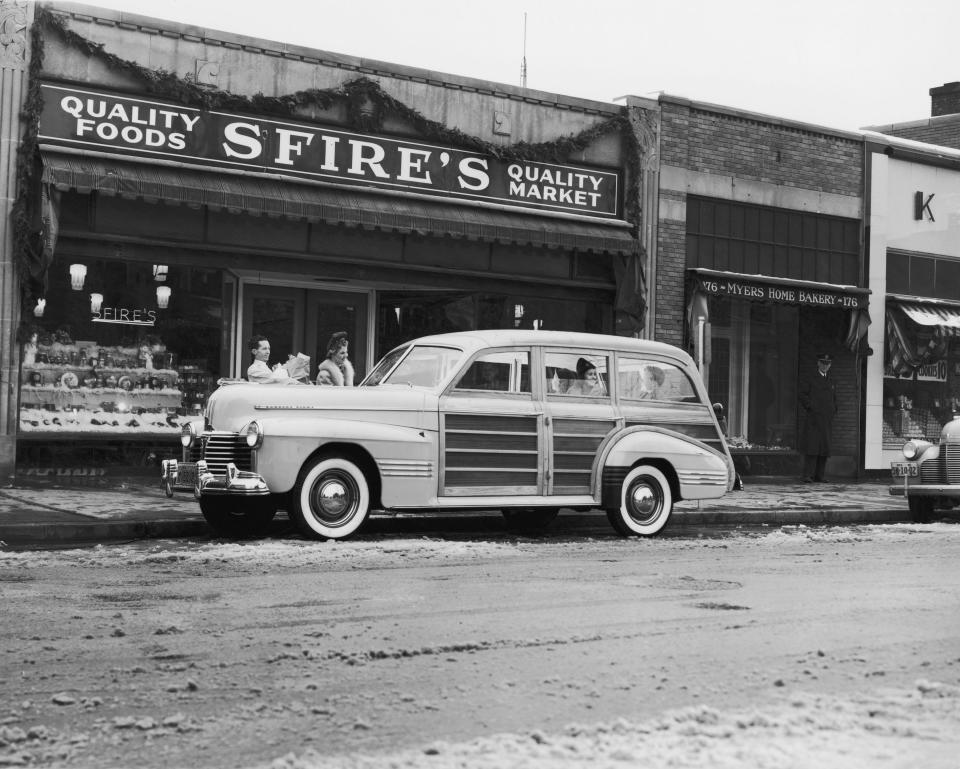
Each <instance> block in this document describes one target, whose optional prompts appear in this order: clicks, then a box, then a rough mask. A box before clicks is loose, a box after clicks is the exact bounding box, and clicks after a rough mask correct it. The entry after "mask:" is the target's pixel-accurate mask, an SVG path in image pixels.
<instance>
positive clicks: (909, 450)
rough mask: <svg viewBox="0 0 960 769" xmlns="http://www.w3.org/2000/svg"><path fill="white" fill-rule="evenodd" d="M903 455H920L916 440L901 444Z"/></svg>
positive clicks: (913, 456) (909, 457)
mask: <svg viewBox="0 0 960 769" xmlns="http://www.w3.org/2000/svg"><path fill="white" fill-rule="evenodd" d="M903 456H905V457H906V458H907V459H916V458H917V457H918V456H920V446H919V444H918V443H917V442H916V441H907V442H906V443H904V444H903Z"/></svg>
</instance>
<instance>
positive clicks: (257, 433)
mask: <svg viewBox="0 0 960 769" xmlns="http://www.w3.org/2000/svg"><path fill="white" fill-rule="evenodd" d="M261 443H263V428H261V427H260V423H259V422H251V423H250V424H248V425H247V445H248V446H249V447H250V448H251V449H256V448H259V446H260V444H261Z"/></svg>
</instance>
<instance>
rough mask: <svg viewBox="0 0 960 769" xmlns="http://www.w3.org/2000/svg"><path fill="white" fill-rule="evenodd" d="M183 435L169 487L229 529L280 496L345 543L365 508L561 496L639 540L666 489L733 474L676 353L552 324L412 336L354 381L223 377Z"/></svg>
mask: <svg viewBox="0 0 960 769" xmlns="http://www.w3.org/2000/svg"><path fill="white" fill-rule="evenodd" d="M181 442H182V443H183V444H184V450H183V459H182V460H181V461H177V460H167V461H165V462H164V467H163V483H164V484H165V485H166V487H167V490H168V493H172V490H173V489H174V488H191V489H193V492H194V494H195V495H196V497H197V499H198V501H199V503H200V506H201V509H202V511H203V514H204V516H205V517H206V519H207V520H208V521H209V522H210V524H211V525H212V526H213V527H214V528H215V529H216V530H218V531H219V532H220V533H222V534H226V535H230V536H240V535H248V534H252V533H255V532H258V531H260V530H262V529H263V528H264V527H265V525H266V524H267V523H269V521H270V520H271V519H272V518H273V516H274V514H275V512H276V510H277V509H278V508H283V509H286V510H287V511H288V513H289V515H290V518H291V519H292V520H293V521H294V523H295V524H296V525H297V527H298V528H299V530H300V531H301V532H302V533H303V534H304V535H305V536H308V537H312V538H333V539H340V538H345V537H348V536H350V535H352V534H355V533H356V532H357V531H359V530H360V528H361V527H362V526H363V524H364V523H365V522H366V521H367V520H368V518H369V516H370V514H371V511H378V510H383V511H388V512H392V513H401V512H417V513H428V512H444V513H450V512H453V511H476V510H490V509H493V510H498V509H499V510H501V511H502V512H503V514H504V516H505V517H506V519H507V521H508V523H513V524H518V525H521V526H528V525H545V524H546V523H548V522H549V521H550V520H551V519H552V518H553V517H554V516H555V515H556V514H557V512H558V511H559V510H560V509H561V508H573V509H577V510H594V509H599V510H604V511H606V513H607V516H608V518H609V520H610V522H611V524H612V525H613V527H614V529H616V531H617V532H619V533H620V534H621V535H624V536H631V535H639V536H649V535H653V534H656V533H657V532H659V531H660V530H661V529H662V528H663V527H664V525H666V523H667V521H668V520H669V518H670V515H671V512H672V510H673V506H674V503H675V502H676V501H677V500H681V499H709V498H717V497H720V496H722V495H723V494H725V493H726V492H727V491H730V490H731V489H732V488H733V487H734V482H735V478H736V475H735V471H734V467H733V461H732V459H731V457H730V453H729V450H728V448H727V445H726V441H725V439H724V436H723V433H722V431H721V429H720V426H719V424H718V422H717V417H716V415H715V413H714V409H713V407H712V406H711V404H710V401H709V399H708V397H707V393H706V390H705V388H704V386H703V383H702V381H701V379H700V376H699V373H698V372H697V370H696V368H695V367H694V365H693V362H692V360H691V359H690V357H689V356H688V355H687V354H686V353H684V352H683V351H682V350H679V349H677V348H675V347H671V346H669V345H666V344H661V343H657V342H649V341H644V340H638V339H632V338H625V337H616V336H602V335H596V334H577V333H567V332H552V331H520V330H518V331H513V330H491V331H470V332H459V333H452V334H440V335H436V336H429V337H424V338H421V339H417V340H414V341H412V342H409V343H407V344H404V345H402V346H400V347H398V348H396V349H394V350H392V351H391V352H390V353H388V354H387V355H386V356H384V358H383V359H382V360H381V361H380V362H379V363H378V364H377V366H376V367H375V368H374V369H373V371H371V372H370V374H369V375H368V376H367V377H366V378H365V379H364V381H363V382H361V383H360V385H359V386H357V387H353V388H344V387H314V386H303V385H299V386H296V385H295V386H285V385H280V384H277V385H263V384H249V383H231V384H225V385H223V386H221V387H220V388H218V389H217V390H216V392H214V393H213V395H212V396H211V397H210V399H209V401H208V405H207V408H206V412H205V415H204V424H203V427H202V430H198V429H197V428H195V427H194V426H192V425H190V426H186V427H185V428H184V431H183V434H182V435H181Z"/></svg>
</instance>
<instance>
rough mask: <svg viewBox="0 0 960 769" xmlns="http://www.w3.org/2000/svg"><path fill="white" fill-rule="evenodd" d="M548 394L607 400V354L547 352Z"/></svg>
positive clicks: (585, 351)
mask: <svg viewBox="0 0 960 769" xmlns="http://www.w3.org/2000/svg"><path fill="white" fill-rule="evenodd" d="M544 364H545V370H544V376H545V378H546V392H547V395H551V396H552V395H558V396H563V397H566V396H580V397H586V398H609V397H610V387H609V384H608V382H609V380H608V378H607V375H608V371H609V367H608V358H607V356H606V355H598V354H596V353H594V352H589V351H587V350H584V351H582V352H547V353H546V354H545V355H544Z"/></svg>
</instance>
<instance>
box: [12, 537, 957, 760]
mask: <svg viewBox="0 0 960 769" xmlns="http://www.w3.org/2000/svg"><path fill="white" fill-rule="evenodd" d="M958 585H960V526H958V525H955V524H947V523H938V524H929V525H905V524H901V525H885V526H860V527H846V528H844V527H837V528H823V529H819V528H817V529H814V528H804V527H785V528H775V529H762V530H733V529H730V530H720V531H718V532H717V533H715V534H714V535H710V536H702V535H701V536H697V535H695V534H694V535H684V536H674V537H669V538H659V539H652V540H623V539H619V538H616V537H614V536H612V535H605V534H604V535H597V536H580V535H569V534H568V535H564V534H563V533H562V532H561V533H560V534H559V535H557V534H554V535H552V536H550V537H547V538H526V537H518V536H511V535H507V534H503V535H491V534H489V533H488V532H484V533H483V534H478V535H477V536H473V537H471V536H458V537H456V538H451V537H442V536H431V537H424V536H420V535H417V534H414V535H410V536H408V537H404V536H399V535H395V534H393V535H390V536H377V537H369V538H361V539H358V540H356V541H350V542H345V543H332V542H327V543H308V542H304V541H300V540H296V539H289V540H282V539H281V540H276V539H274V540H267V541H260V542H252V543H246V544H235V543H194V544H190V543H173V542H159V543H158V542H153V543H150V544H131V545H117V546H110V547H98V548H93V549H84V550H69V551H45V552H30V553H23V552H20V553H12V552H2V551H0V591H2V607H3V612H2V624H0V766H28V767H33V766H65V767H66V766H69V767H98V769H104V768H107V767H130V766H137V767H140V768H143V769H153V768H154V767H180V766H182V767H211V768H218V769H219V767H231V769H233V768H235V767H275V768H276V769H294V767H296V768H297V769H312V768H313V767H361V766H362V767H388V766H402V767H444V768H445V767H453V766H464V767H499V768H503V767H521V766H522V767H554V766H558V767H559V766H562V767H587V766H591V767H594V766H610V767H613V766H616V767H623V766H638V765H642V766H654V767H656V766H667V765H670V766H681V767H682V766H690V767H718V766H719V767H723V766H729V767H794V766H796V767H801V766H803V767H809V766H831V767H865V768H866V767H870V768H871V769H875V767H914V766H918V765H921V764H922V765H924V766H925V767H928V768H929V767H935V768H938V767H943V768H944V769H957V767H958V766H960V764H958V763H957V758H956V757H957V756H958V755H960V588H958Z"/></svg>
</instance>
